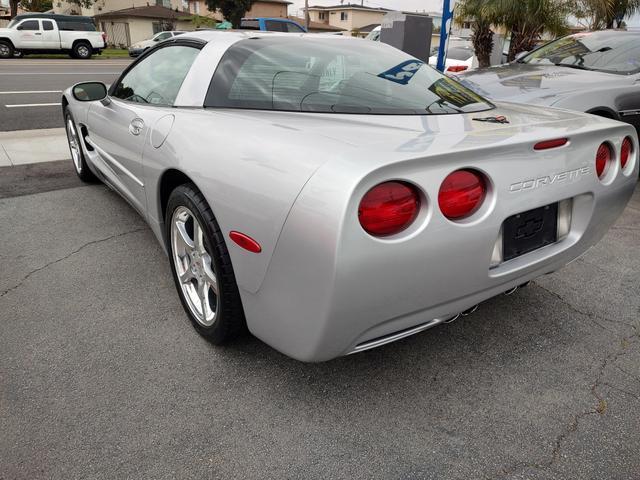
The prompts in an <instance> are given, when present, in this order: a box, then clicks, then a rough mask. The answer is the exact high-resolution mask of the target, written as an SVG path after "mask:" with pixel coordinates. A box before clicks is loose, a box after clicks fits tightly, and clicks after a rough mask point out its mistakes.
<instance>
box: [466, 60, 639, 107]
mask: <svg viewBox="0 0 640 480" xmlns="http://www.w3.org/2000/svg"><path fill="white" fill-rule="evenodd" d="M457 78H458V81H459V82H461V83H462V84H464V85H465V86H467V87H469V88H471V89H472V90H474V91H476V92H477V93H479V94H480V95H482V96H484V97H485V98H489V99H495V100H507V101H514V102H516V101H517V102H522V103H536V104H540V105H553V104H554V103H555V102H556V101H557V100H558V99H559V98H558V97H560V96H562V95H566V94H569V93H573V92H578V91H580V90H589V89H594V88H598V87H603V86H607V85H612V83H615V84H618V85H625V84H629V85H630V84H632V83H633V82H634V80H635V77H633V78H632V77H630V76H627V75H616V74H612V73H602V72H593V71H586V70H578V69H574V68H569V67H561V66H555V65H529V64H524V63H510V64H507V65H501V66H498V67H492V68H487V69H483V70H475V71H471V72H468V73H464V74H461V75H458V77H457Z"/></svg>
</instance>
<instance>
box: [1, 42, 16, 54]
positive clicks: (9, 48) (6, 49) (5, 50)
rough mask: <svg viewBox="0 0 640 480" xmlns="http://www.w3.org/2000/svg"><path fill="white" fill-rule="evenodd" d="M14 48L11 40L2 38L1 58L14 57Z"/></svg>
mask: <svg viewBox="0 0 640 480" xmlns="http://www.w3.org/2000/svg"><path fill="white" fill-rule="evenodd" d="M13 52H14V48H13V45H12V44H11V42H7V41H5V40H0V58H13Z"/></svg>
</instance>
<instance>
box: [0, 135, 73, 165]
mask: <svg viewBox="0 0 640 480" xmlns="http://www.w3.org/2000/svg"><path fill="white" fill-rule="evenodd" d="M69 158H71V155H70V153H69V146H68V145H67V136H66V133H65V131H64V128H47V129H41V130H18V131H14V132H0V167H11V166H15V165H27V164H30V163H40V162H51V161H55V160H68V159H69Z"/></svg>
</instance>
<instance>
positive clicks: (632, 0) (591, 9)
mask: <svg viewBox="0 0 640 480" xmlns="http://www.w3.org/2000/svg"><path fill="white" fill-rule="evenodd" d="M573 10H574V15H575V16H576V17H578V18H580V19H586V20H587V21H588V22H589V28H590V29H592V30H597V29H602V28H621V27H622V25H623V23H624V22H623V21H622V20H623V19H624V18H625V17H628V16H630V15H633V14H634V13H638V12H640V0H576V2H575V5H574V9H573Z"/></svg>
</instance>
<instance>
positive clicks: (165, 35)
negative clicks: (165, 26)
mask: <svg viewBox="0 0 640 480" xmlns="http://www.w3.org/2000/svg"><path fill="white" fill-rule="evenodd" d="M170 37H171V32H164V33H161V34H160V35H158V36H157V37H156V38H154V39H153V40H154V41H156V42H161V41H163V40H166V39H167V38H170Z"/></svg>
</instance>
